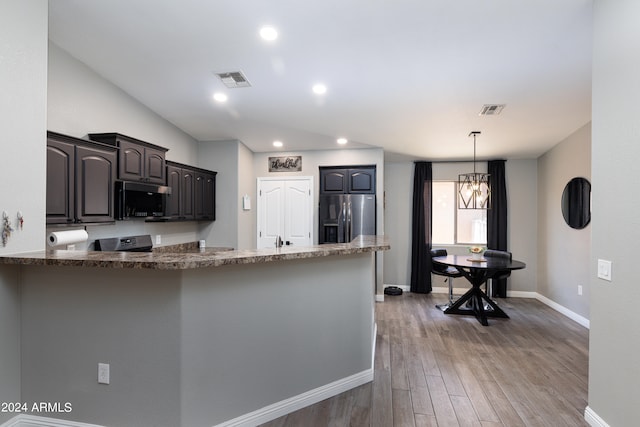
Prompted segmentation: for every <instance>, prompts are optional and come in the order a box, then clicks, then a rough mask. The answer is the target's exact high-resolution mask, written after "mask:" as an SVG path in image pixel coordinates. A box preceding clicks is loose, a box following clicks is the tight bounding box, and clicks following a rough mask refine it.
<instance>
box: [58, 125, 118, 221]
mask: <svg viewBox="0 0 640 427" xmlns="http://www.w3.org/2000/svg"><path fill="white" fill-rule="evenodd" d="M116 159H117V156H116V148H115V147H111V146H108V145H104V144H100V143H95V142H91V141H86V140H83V139H79V138H73V137H70V136H67V135H62V134H59V133H55V132H47V224H77V223H102V222H112V221H114V216H113V215H114V194H113V188H114V182H115V172H116Z"/></svg>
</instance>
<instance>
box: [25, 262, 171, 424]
mask: <svg viewBox="0 0 640 427" xmlns="http://www.w3.org/2000/svg"><path fill="white" fill-rule="evenodd" d="M20 275H21V277H20V282H21V291H22V295H21V298H22V306H21V307H22V335H21V340H22V398H21V400H22V401H23V402H70V403H71V404H72V405H73V411H72V412H69V413H65V414H50V416H52V417H59V418H63V419H69V420H74V421H83V422H90V423H92V424H99V425H105V426H136V425H138V426H151V425H157V426H179V425H181V424H180V391H181V390H180V339H181V331H180V316H181V313H180V306H179V304H177V302H176V300H177V299H178V297H177V296H178V295H179V292H180V272H179V271H160V270H148V269H144V270H132V269H104V268H102V269H98V268H83V269H80V268H74V267H66V268H65V267H35V266H34V267H24V268H22V270H21V272H20ZM98 363H108V364H109V365H110V371H111V372H110V374H111V383H110V384H109V385H104V384H98V382H97V366H98Z"/></svg>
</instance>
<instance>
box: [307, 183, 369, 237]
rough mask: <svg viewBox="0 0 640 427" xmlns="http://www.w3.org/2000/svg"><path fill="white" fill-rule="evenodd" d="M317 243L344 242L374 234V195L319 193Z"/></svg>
mask: <svg viewBox="0 0 640 427" xmlns="http://www.w3.org/2000/svg"><path fill="white" fill-rule="evenodd" d="M318 224H319V226H320V232H319V234H318V236H319V237H318V243H321V244H322V243H345V242H350V241H351V240H353V239H354V238H355V237H357V236H359V235H367V234H369V235H372V234H376V196H375V195H373V194H321V195H320V216H319V221H318Z"/></svg>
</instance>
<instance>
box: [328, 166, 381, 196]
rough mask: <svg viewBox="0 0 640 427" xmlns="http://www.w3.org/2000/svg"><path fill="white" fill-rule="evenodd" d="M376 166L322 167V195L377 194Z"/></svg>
mask: <svg viewBox="0 0 640 427" xmlns="http://www.w3.org/2000/svg"><path fill="white" fill-rule="evenodd" d="M375 192H376V167H375V166H332V167H320V193H321V194H375Z"/></svg>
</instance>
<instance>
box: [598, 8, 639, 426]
mask: <svg viewBox="0 0 640 427" xmlns="http://www.w3.org/2000/svg"><path fill="white" fill-rule="evenodd" d="M594 16H595V17H594V38H593V40H594V48H593V100H592V102H593V121H592V138H593V139H592V154H591V162H592V173H591V176H592V178H593V181H592V184H593V185H592V191H593V203H592V207H593V216H592V226H591V235H592V250H591V262H590V266H589V275H590V281H591V313H590V320H591V328H590V338H589V407H590V409H592V410H593V411H595V413H596V414H598V416H599V417H600V418H602V419H603V420H604V421H605V422H606V423H607V424H608V425H611V426H630V425H635V424H637V419H638V396H640V369H639V368H638V354H639V353H640V327H639V325H640V315H639V314H638V307H637V306H638V301H639V300H640V286H638V249H637V248H638V241H640V232H639V230H640V216H639V215H638V212H640V198H638V197H636V196H635V195H634V194H633V192H632V191H633V190H634V189H635V188H637V187H638V186H640V174H638V158H639V157H640V144H639V141H640V127H639V123H640V122H639V120H638V117H640V104H639V103H638V99H640V84H639V81H640V80H639V77H638V76H640V50H639V49H638V47H639V46H640V26H639V25H638V16H640V2H638V1H637V0H618V1H604V0H596V1H595V5H594ZM630 190H631V191H630ZM598 259H605V260H610V261H612V262H613V264H612V281H611V282H608V281H604V280H602V279H598V278H597V277H596V265H597V260H598Z"/></svg>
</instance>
